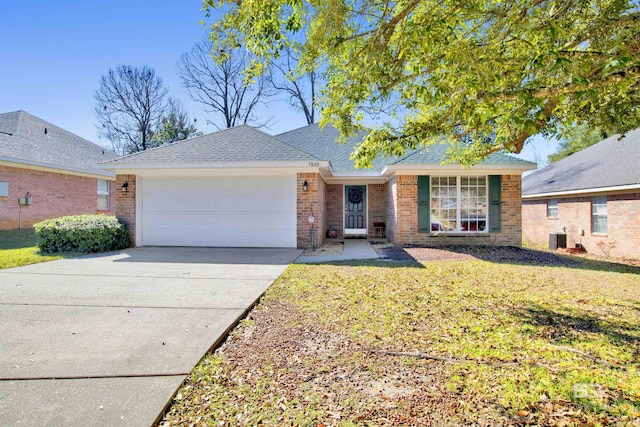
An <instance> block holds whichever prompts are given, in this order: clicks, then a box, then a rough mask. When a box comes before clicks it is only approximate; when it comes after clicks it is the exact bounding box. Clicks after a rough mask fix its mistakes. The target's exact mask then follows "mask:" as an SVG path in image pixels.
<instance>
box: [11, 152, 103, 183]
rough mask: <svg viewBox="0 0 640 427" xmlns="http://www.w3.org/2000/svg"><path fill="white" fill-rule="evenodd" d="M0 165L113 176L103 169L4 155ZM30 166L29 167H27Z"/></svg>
mask: <svg viewBox="0 0 640 427" xmlns="http://www.w3.org/2000/svg"><path fill="white" fill-rule="evenodd" d="M0 165H4V166H9V167H20V166H22V167H24V166H27V169H36V170H44V171H46V172H56V173H66V174H68V175H78V176H90V177H92V178H93V177H97V178H100V179H104V178H107V179H109V178H112V179H113V178H115V174H114V173H110V172H107V171H104V172H102V173H100V172H98V171H96V170H91V169H82V168H74V167H64V166H60V165H54V164H51V163H43V162H35V161H32V160H24V159H17V158H15V157H5V156H0ZM29 166H30V167H29Z"/></svg>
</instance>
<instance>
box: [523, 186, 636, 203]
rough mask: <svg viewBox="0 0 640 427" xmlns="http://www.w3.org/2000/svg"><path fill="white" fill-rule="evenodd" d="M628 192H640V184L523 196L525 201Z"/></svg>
mask: <svg viewBox="0 0 640 427" xmlns="http://www.w3.org/2000/svg"><path fill="white" fill-rule="evenodd" d="M628 190H640V183H637V184H627V185H615V186H612V187H594V188H584V189H579V190H561V191H551V192H548V193H534V194H523V195H522V198H523V199H539V198H547V197H556V196H573V195H576V194H590V193H607V192H612V191H628Z"/></svg>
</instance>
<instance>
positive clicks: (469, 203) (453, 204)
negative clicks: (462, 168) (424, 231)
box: [430, 176, 488, 233]
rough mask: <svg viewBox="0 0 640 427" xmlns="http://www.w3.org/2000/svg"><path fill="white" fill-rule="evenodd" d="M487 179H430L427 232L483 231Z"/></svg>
mask: <svg viewBox="0 0 640 427" xmlns="http://www.w3.org/2000/svg"><path fill="white" fill-rule="evenodd" d="M487 205H488V191H487V177H486V176H457V177H456V176H450V177H439V176H432V177H431V211H430V216H431V218H430V220H431V231H445V232H446V231H449V232H464V233H467V232H486V231H487Z"/></svg>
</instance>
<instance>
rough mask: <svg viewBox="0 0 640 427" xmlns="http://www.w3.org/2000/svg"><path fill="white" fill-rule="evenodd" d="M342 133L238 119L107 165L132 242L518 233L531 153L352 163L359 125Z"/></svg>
mask: <svg viewBox="0 0 640 427" xmlns="http://www.w3.org/2000/svg"><path fill="white" fill-rule="evenodd" d="M337 136H338V132H337V131H336V130H335V129H334V128H331V127H327V128H326V129H325V130H320V128H319V127H318V125H316V124H313V125H309V126H306V127H303V128H301V129H297V130H293V131H290V132H286V133H284V134H281V135H278V136H275V137H274V136H270V135H267V134H266V133H263V132H261V131H259V130H256V129H254V128H252V127H250V126H239V127H235V128H231V129H226V130H222V131H220V132H216V133H213V134H210V135H205V136H201V137H197V138H193V139H189V140H186V141H179V142H175V143H173V144H171V145H168V146H164V147H160V148H154V149H151V150H147V151H145V152H141V153H136V154H133V155H130V156H127V157H123V158H121V159H117V160H113V161H111V162H107V163H106V164H105V165H104V167H105V168H107V169H109V170H112V171H114V172H115V173H116V182H117V188H118V189H117V196H116V215H117V216H118V217H119V218H121V219H123V220H125V221H126V222H127V223H128V224H129V226H130V230H131V233H132V237H133V239H134V242H135V245H136V246H141V245H167V246H229V247H299V248H306V247H309V246H311V245H312V242H313V244H316V245H317V244H321V243H322V242H324V240H325V236H326V235H327V232H328V231H329V230H331V231H335V232H336V234H337V235H338V236H368V237H374V236H375V235H376V234H377V235H381V234H382V232H383V230H384V232H386V236H387V237H388V238H389V239H391V240H392V241H393V242H396V243H399V244H427V245H440V244H453V243H465V244H500V245H515V246H519V245H520V244H521V242H522V229H521V216H520V214H521V175H522V172H523V171H526V170H531V169H533V168H535V165H534V164H533V163H530V162H526V161H523V160H520V159H517V158H515V157H511V156H507V155H503V154H493V155H491V156H489V157H488V158H487V160H486V161H485V162H484V163H482V164H480V165H477V166H475V167H473V168H471V169H464V168H462V167H460V166H456V165H441V162H442V160H443V156H444V153H445V150H446V148H445V147H444V146H442V145H436V146H433V147H431V148H430V149H429V150H428V151H423V150H410V151H409V152H408V153H407V154H406V155H405V156H403V157H402V158H393V157H389V158H379V159H376V161H375V162H374V167H373V169H368V170H356V169H355V168H354V164H353V161H352V160H350V159H349V157H350V155H351V152H352V151H353V147H354V145H355V144H356V143H357V142H358V141H360V140H361V138H362V135H359V137H356V138H352V139H351V140H350V141H349V142H348V143H347V144H346V145H338V144H337V143H336V142H335V141H336V137H337ZM125 184H126V189H127V192H124V191H122V186H124V185H125ZM383 224H384V225H383Z"/></svg>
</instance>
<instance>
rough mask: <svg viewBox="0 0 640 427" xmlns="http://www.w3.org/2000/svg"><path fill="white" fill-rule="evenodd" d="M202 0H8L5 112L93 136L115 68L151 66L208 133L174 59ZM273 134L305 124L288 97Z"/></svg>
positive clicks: (196, 24)
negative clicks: (104, 87)
mask: <svg viewBox="0 0 640 427" xmlns="http://www.w3.org/2000/svg"><path fill="white" fill-rule="evenodd" d="M201 7H202V2H201V0H172V1H169V0H155V1H148V0H128V1H124V0H111V1H81V0H76V1H71V0H58V1H55V2H32V1H27V0H3V1H2V9H1V11H0V112H9V111H15V110H25V111H27V112H29V113H31V114H34V115H36V116H38V117H40V118H42V119H44V120H47V121H49V122H51V123H53V124H55V125H57V126H60V127H62V128H64V129H66V130H69V131H71V132H73V133H75V134H77V135H80V136H82V137H83V138H86V139H88V140H90V141H93V142H96V143H98V144H102V145H105V146H108V145H109V144H108V141H105V140H100V139H98V135H97V132H96V127H95V124H96V118H95V115H94V113H93V108H94V106H95V100H94V93H95V91H96V89H97V88H98V82H99V79H100V76H102V75H103V74H105V73H106V72H107V71H108V69H109V68H114V67H116V66H118V65H122V64H127V65H133V66H141V65H148V66H150V67H152V68H154V69H155V70H156V72H157V73H158V75H159V76H161V77H162V79H163V81H164V83H165V85H166V86H168V87H169V90H170V95H171V96H173V97H175V98H178V99H180V101H182V103H183V104H184V105H185V107H186V109H187V111H188V112H189V114H190V116H191V117H195V118H197V126H198V128H199V130H200V131H203V132H205V133H207V132H213V131H214V130H215V128H214V127H213V126H210V125H209V126H207V125H206V122H207V113H206V112H204V111H203V109H202V106H201V105H200V104H198V103H195V102H193V101H191V100H190V99H189V97H188V95H187V93H186V92H185V91H184V89H183V88H182V87H181V84H180V80H179V78H178V76H177V74H176V68H177V67H176V64H177V62H178V60H179V58H180V55H182V54H183V53H185V52H188V51H189V50H190V49H191V47H192V45H193V44H194V43H195V42H197V41H198V40H200V39H201V37H203V35H204V34H205V29H204V27H203V26H202V25H201V24H200V21H201V20H202V19H205V15H204V13H203V12H202V11H201V10H200V9H201ZM261 114H262V115H265V116H267V115H268V117H269V118H272V119H273V122H274V124H273V125H272V126H271V127H270V128H269V129H267V132H269V133H273V134H276V133H280V132H284V131H286V130H289V129H293V128H296V127H299V126H303V125H304V124H306V122H305V120H304V117H303V116H302V115H301V114H298V113H295V112H293V111H291V110H290V109H289V108H288V106H287V105H286V104H285V103H283V102H273V103H271V104H270V105H269V106H268V107H265V108H263V109H262V111H261ZM555 150H556V144H555V143H553V142H548V141H546V140H544V139H542V138H536V139H534V140H533V141H532V143H531V144H528V146H527V147H526V148H525V150H524V151H523V153H522V154H521V155H520V156H519V157H523V158H525V159H527V160H531V161H539V160H546V157H547V155H548V154H550V153H553V152H555Z"/></svg>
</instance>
